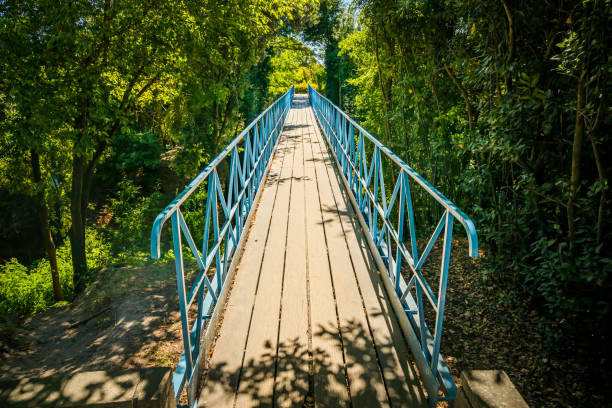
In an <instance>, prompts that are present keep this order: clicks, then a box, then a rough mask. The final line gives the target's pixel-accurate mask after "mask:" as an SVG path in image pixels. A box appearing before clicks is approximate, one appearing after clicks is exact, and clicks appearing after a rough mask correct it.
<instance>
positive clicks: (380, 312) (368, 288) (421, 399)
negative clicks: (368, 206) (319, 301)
mask: <svg viewBox="0 0 612 408" xmlns="http://www.w3.org/2000/svg"><path fill="white" fill-rule="evenodd" d="M317 136H318V138H319V139H320V142H321V143H324V141H323V139H322V137H323V136H322V135H321V134H318V135H317ZM326 156H327V157H328V158H329V160H330V161H333V162H334V163H335V161H334V159H333V157H332V156H331V154H330V153H329V151H328V150H327V149H326ZM327 172H328V174H329V179H330V181H331V186H332V191H333V193H334V197H335V199H336V202H337V205H338V210H339V213H340V215H341V221H342V224H343V228H344V232H345V235H346V238H347V244H348V247H349V251H350V253H351V257H352V260H353V264H354V267H355V272H356V276H357V280H358V283H359V287H360V290H361V295H362V297H363V302H364V304H365V307H366V311H367V314H368V322H369V325H370V328H371V330H372V335H373V337H374V342H375V344H376V351H377V354H378V360H379V362H380V366H381V369H382V372H383V377H384V380H385V385H386V388H387V392H388V394H389V399H390V401H391V404H392V406H394V407H418V406H427V402H426V398H425V395H424V393H423V390H422V389H421V387H420V384H419V380H418V375H417V373H416V371H415V368H414V366H413V365H412V363H411V361H412V358H411V355H410V351H409V349H408V346H407V344H406V341H405V339H404V337H403V336H402V334H401V328H400V327H399V323H398V322H397V319H396V318H395V315H394V314H393V309H392V307H391V304H390V302H389V301H388V299H387V294H386V292H385V289H384V286H383V284H382V281H381V279H380V277H379V276H378V269H377V267H376V264H375V262H374V259H373V257H372V254H371V253H370V251H369V248H368V246H367V242H366V241H365V237H363V234H362V233H361V232H360V233H357V232H356V231H360V225H359V223H358V221H357V218H356V216H355V214H354V212H353V211H354V210H353V208H352V206H351V205H350V204H348V202H349V197H348V195H347V194H348V193H347V191H346V190H345V189H344V186H343V185H341V184H340V183H341V179H340V174H339V173H338V172H339V170H338V168H337V167H336V166H332V165H330V166H328V167H327Z"/></svg>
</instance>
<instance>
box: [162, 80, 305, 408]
mask: <svg viewBox="0 0 612 408" xmlns="http://www.w3.org/2000/svg"><path fill="white" fill-rule="evenodd" d="M294 92H295V89H294V87H291V89H290V90H289V91H287V92H286V93H285V94H284V95H283V96H282V97H280V98H279V99H277V100H276V101H275V102H274V103H273V104H272V105H270V106H269V107H268V108H267V109H266V110H265V111H264V112H263V113H262V114H261V115H259V116H258V117H257V118H256V119H255V120H254V121H253V122H251V124H250V125H248V126H247V127H246V128H245V129H244V130H243V131H242V133H240V134H239V135H238V136H237V137H236V138H235V139H234V140H233V141H232V142H231V143H230V144H229V145H228V146H227V147H226V148H225V150H223V151H222V152H221V154H219V155H218V156H217V157H216V158H215V159H214V160H213V161H212V162H211V163H210V164H209V165H208V166H207V167H206V169H204V171H202V172H201V173H200V174H198V176H197V177H196V178H195V179H194V180H193V181H192V182H191V183H189V185H188V186H187V188H185V190H184V191H183V192H182V193H181V194H179V195H178V196H177V197H176V198H175V199H174V200H173V201H172V202H171V203H170V204H169V205H168V206H167V207H166V208H165V209H164V210H163V211H162V212H161V213H160V214H159V215H158V216H157V218H156V219H155V221H154V223H153V228H152V231H151V257H152V258H153V259H158V258H159V257H160V254H161V250H160V239H161V233H162V228H163V225H164V223H165V222H166V221H167V220H168V219H171V222H172V240H173V248H174V261H175V267H176V280H177V289H178V298H179V309H180V311H181V325H182V333H183V346H184V351H183V354H182V355H181V358H180V360H179V363H178V366H177V368H176V370H175V372H174V375H173V379H172V381H173V384H174V394H175V397H176V399H177V401H178V399H179V397H180V396H181V393H182V392H183V389H184V388H185V383H187V399H188V405H189V406H190V407H191V406H194V405H195V404H196V403H197V401H196V394H197V391H198V384H199V377H200V371H201V367H202V363H203V362H204V360H205V356H204V358H201V357H202V355H203V354H205V353H203V352H202V351H203V348H204V344H205V343H206V342H205V340H206V339H207V338H210V337H211V336H214V334H215V333H212V334H209V333H208V331H209V330H208V328H207V327H206V321H208V320H211V319H212V318H213V317H214V313H213V308H214V307H215V305H216V304H217V302H218V300H219V297H220V296H221V293H222V290H223V288H224V284H225V281H226V277H227V275H228V272H229V270H230V266H231V263H232V260H233V258H234V255H235V252H236V250H237V248H238V245H239V242H240V238H241V236H242V232H243V229H244V226H245V224H246V222H247V219H248V216H249V214H250V212H251V209H252V207H253V204H254V201H255V198H256V195H257V192H258V191H259V189H260V187H261V184H262V181H263V179H264V177H265V174H266V171H267V168H268V164H269V162H270V158H271V157H272V154H273V151H274V147H275V146H276V143H277V142H278V139H279V135H280V133H281V131H282V128H283V125H284V122H285V118H286V117H287V114H288V112H289V110H290V108H291V101H292V100H293V94H294ZM227 160H229V178H228V180H227V183H226V185H225V186H224V185H222V183H221V181H220V178H219V173H218V171H217V169H218V168H219V166H220V164H221V163H227ZM204 184H206V188H207V196H206V210H205V212H204V216H205V219H204V231H203V239H202V247H201V251H200V250H199V249H198V247H197V245H196V243H195V241H194V239H193V237H192V235H191V232H190V231H189V228H188V227H187V224H186V222H185V219H184V218H183V214H182V213H181V205H182V204H183V203H184V202H185V200H187V199H188V198H189V197H190V196H191V195H192V194H193V193H194V192H195V191H196V190H197V189H198V188H204ZM224 187H225V193H224ZM219 204H220V207H219ZM220 209H221V211H222V212H221V217H222V220H223V223H222V224H220V222H219V210H220ZM211 224H212V225H211ZM211 228H212V229H211ZM181 232H182V235H183V236H184V238H185V240H186V241H187V244H188V246H189V248H190V249H191V253H192V255H193V257H194V258H195V261H196V263H197V266H198V274H197V277H196V278H195V281H194V283H193V285H192V286H191V289H190V290H189V292H187V288H186V285H185V270H184V265H183V246H182V243H181ZM213 262H214V264H215V268H216V270H215V274H214V277H213V279H212V281H211V280H210V279H209V277H208V271H209V269H210V268H211V265H212V264H213ZM196 300H197V314H196V316H195V318H194V319H193V320H194V322H193V325H190V324H189V316H188V311H189V309H190V306H191V305H192V304H193V302H194V301H196ZM218 309H220V308H218ZM218 309H217V310H218ZM215 312H216V310H215ZM204 330H206V331H205V332H204ZM203 332H204V335H202V333H203Z"/></svg>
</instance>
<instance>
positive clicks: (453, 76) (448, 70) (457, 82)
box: [444, 63, 473, 130]
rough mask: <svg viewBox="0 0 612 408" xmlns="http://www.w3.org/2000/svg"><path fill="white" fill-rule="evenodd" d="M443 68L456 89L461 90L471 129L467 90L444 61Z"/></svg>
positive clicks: (470, 105) (470, 111)
mask: <svg viewBox="0 0 612 408" xmlns="http://www.w3.org/2000/svg"><path fill="white" fill-rule="evenodd" d="M444 70H445V71H446V73H447V74H448V76H449V78H450V79H451V80H452V81H453V83H454V84H455V86H456V87H457V89H459V92H461V96H462V97H463V100H464V102H465V109H466V110H467V114H468V122H469V126H470V130H472V122H473V120H472V104H471V103H470V98H469V97H468V94H467V91H466V90H465V88H464V87H463V85H461V82H459V80H458V79H457V77H456V76H455V74H453V71H451V69H450V67H449V65H448V64H447V63H444Z"/></svg>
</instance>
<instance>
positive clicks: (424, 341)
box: [308, 86, 478, 405]
mask: <svg viewBox="0 0 612 408" xmlns="http://www.w3.org/2000/svg"><path fill="white" fill-rule="evenodd" d="M308 94H309V96H310V101H311V103H312V106H313V108H314V111H315V114H316V117H317V119H318V121H319V124H320V125H321V128H322V129H323V133H324V134H325V136H326V138H327V140H328V142H329V144H330V146H331V148H332V150H333V153H334V156H335V157H336V160H337V162H338V165H339V167H340V169H341V170H342V173H343V175H344V178H345V180H346V182H347V184H348V186H349V187H350V190H351V194H352V195H353V198H354V199H355V203H356V204H357V206H358V207H359V210H360V212H361V215H362V216H363V219H364V220H365V222H366V223H367V226H368V230H369V234H370V237H371V238H372V241H373V243H374V245H375V246H376V249H377V250H378V252H379V254H380V256H381V258H382V260H383V262H384V264H385V266H386V268H387V271H386V273H387V275H388V277H389V279H390V280H391V282H392V283H393V287H394V290H395V296H397V298H398V299H399V302H400V303H401V306H402V309H403V310H404V312H405V315H406V317H407V319H408V321H409V322H410V325H411V327H412V333H413V334H414V336H413V338H411V339H408V340H409V343H410V346H411V349H412V353H413V355H414V357H415V362H416V364H417V366H418V368H419V372H420V373H421V378H422V379H423V382H424V384H425V388H426V389H427V393H428V395H429V398H430V401H429V402H430V404H432V405H435V404H436V403H437V401H444V400H447V401H452V400H454V399H455V397H456V395H457V386H456V385H455V382H454V381H453V379H452V377H451V375H450V371H449V369H448V367H447V365H446V363H445V362H444V359H443V358H442V357H441V356H440V342H441V340H442V324H443V321H444V307H445V303H446V285H447V280H448V270H449V263H450V254H451V241H452V234H453V221H454V220H455V219H456V220H457V221H459V222H460V223H461V224H462V225H463V227H464V228H465V230H466V232H467V237H468V244H469V248H468V249H469V254H470V256H472V257H477V256H478V235H477V234H476V229H475V227H474V224H473V222H472V220H471V219H470V218H469V217H468V216H467V215H465V214H464V213H463V212H462V211H461V210H460V209H459V208H457V206H455V204H453V203H452V202H451V201H450V200H448V199H447V198H446V197H444V195H442V194H441V193H440V192H439V191H438V190H437V189H436V188H435V187H433V186H432V185H431V184H429V183H428V182H427V181H426V180H425V179H424V178H423V177H421V176H420V175H419V174H418V173H417V172H416V171H414V170H413V169H412V168H411V167H410V166H408V165H407V164H406V163H404V162H403V161H402V160H401V159H400V158H399V157H397V156H396V155H395V154H394V153H393V152H392V151H391V150H389V149H388V148H387V147H386V146H384V145H383V144H382V143H381V142H379V141H378V140H377V139H376V138H374V137H373V136H372V135H370V134H369V133H368V132H367V131H366V130H364V129H363V128H362V127H361V126H359V125H358V124H357V123H356V122H355V121H354V120H353V119H351V118H350V117H349V116H348V115H347V114H346V113H344V112H343V111H342V110H340V109H339V108H338V107H337V106H336V105H334V104H333V103H332V102H331V101H329V100H328V99H327V98H325V97H324V96H322V95H321V94H319V93H318V92H317V91H316V90H314V89H313V88H311V87H310V86H309V87H308ZM355 143H356V144H357V146H355ZM366 144H367V146H366ZM366 151H371V152H372V153H371V154H372V155H371V158H370V166H369V167H368V158H367V156H368V154H366ZM381 154H384V155H385V156H386V157H387V158H388V159H390V161H391V163H393V165H395V166H397V167H398V168H399V169H398V170H399V175H398V177H397V180H395V188H394V190H393V193H392V194H391V197H390V198H389V197H388V196H387V193H386V191H385V182H384V181H385V178H384V174H383V164H382V162H383V160H382V157H381ZM411 181H413V182H416V184H417V185H418V186H420V187H421V188H423V189H424V190H425V191H426V192H427V193H428V194H429V195H430V196H431V197H433V198H434V199H435V200H436V201H437V202H438V203H439V204H440V205H441V206H442V207H443V209H444V213H443V215H442V218H441V219H440V221H439V222H438V225H437V226H436V228H435V230H434V232H433V234H432V236H431V238H430V239H429V242H428V243H427V245H426V246H425V248H424V250H423V252H422V253H421V255H420V256H419V254H418V247H417V235H416V227H415V223H414V211H413V204H412V194H411V189H410V188H411ZM412 185H413V186H414V183H412ZM398 202H399V203H398ZM396 205H397V206H399V208H398V212H397V214H398V215H397V217H398V219H397V224H396V226H394V222H393V220H392V219H391V216H392V210H393V209H394V206H396ZM406 230H407V231H406ZM442 231H444V240H443V243H442V258H441V264H440V281H439V285H438V294H437V295H436V294H434V292H433V290H432V288H431V286H430V285H429V283H428V282H427V280H426V279H425V277H424V276H423V274H422V273H421V268H422V267H423V264H424V263H425V261H426V260H427V257H428V255H429V253H430V252H431V250H432V248H433V246H434V244H435V242H436V240H437V239H438V237H439V236H440V234H441V233H442ZM408 240H409V247H408V248H407V247H406V245H405V244H406V241H408ZM393 248H395V250H393ZM402 270H404V271H405V272H407V275H408V276H410V279H409V281H408V283H406V281H405V280H404V278H403V276H402V273H401V272H402ZM412 290H414V292H412ZM423 295H425V298H426V299H427V300H428V301H429V303H430V304H431V306H432V308H433V310H434V311H435V323H434V326H435V327H434V330H433V334H432V332H431V331H430V330H429V328H428V327H427V323H426V321H425V316H424V315H425V309H424V302H423ZM439 390H442V391H443V393H444V396H439V395H438V391H439Z"/></svg>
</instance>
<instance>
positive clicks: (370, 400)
mask: <svg viewBox="0 0 612 408" xmlns="http://www.w3.org/2000/svg"><path fill="white" fill-rule="evenodd" d="M313 119H314V118H313V116H312V110H310V115H309V120H310V123H313V124H314V121H313ZM317 131H318V130H317V129H316V128H315V137H316V141H315V142H314V143H312V148H313V156H314V159H315V169H316V176H317V182H318V188H319V199H320V203H321V209H322V212H323V218H324V229H325V235H326V238H327V246H328V251H329V254H330V256H329V259H330V264H331V272H332V281H333V285H334V289H335V295H336V305H337V308H338V318H339V321H340V327H341V333H342V340H343V353H344V358H345V361H346V366H347V375H348V381H349V389H350V396H351V400H352V403H353V406H358V407H362V406H363V407H375V406H382V407H387V406H390V404H389V401H388V398H387V392H386V390H385V386H384V382H383V379H382V376H381V372H380V367H379V365H378V362H377V356H376V350H375V349H374V345H373V343H372V338H371V335H370V328H369V326H368V322H367V320H366V316H365V313H364V309H363V304H362V302H361V297H360V294H359V289H358V286H357V282H356V280H355V273H354V270H353V265H352V262H351V258H350V254H349V251H348V247H347V243H346V239H345V236H344V231H343V229H342V224H341V222H340V214H339V209H338V207H337V205H336V202H335V199H334V194H333V191H332V189H331V184H330V183H331V181H330V180H329V176H328V173H327V169H326V166H329V165H331V163H330V161H329V156H328V155H327V154H326V151H325V149H326V147H325V145H324V144H322V141H321V139H320V135H318V134H317Z"/></svg>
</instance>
